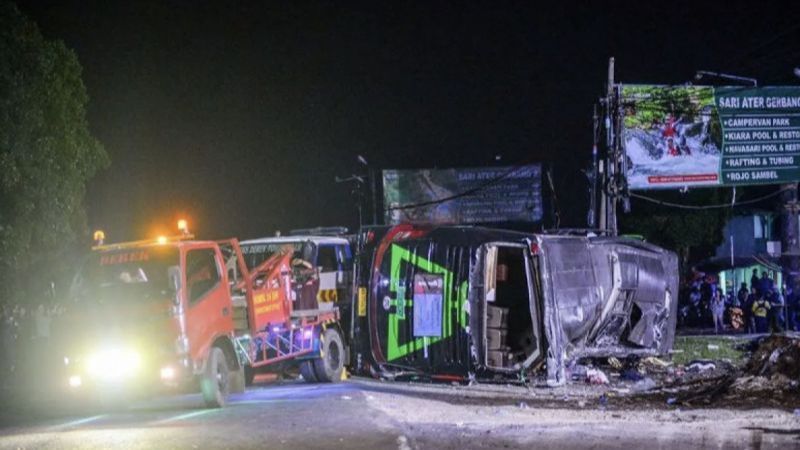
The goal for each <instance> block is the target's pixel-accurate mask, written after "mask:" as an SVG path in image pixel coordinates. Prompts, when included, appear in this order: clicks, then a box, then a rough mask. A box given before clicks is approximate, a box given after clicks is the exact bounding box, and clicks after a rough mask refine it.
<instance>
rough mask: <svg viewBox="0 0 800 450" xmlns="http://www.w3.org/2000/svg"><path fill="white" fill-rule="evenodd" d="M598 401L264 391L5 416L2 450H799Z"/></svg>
mask: <svg viewBox="0 0 800 450" xmlns="http://www.w3.org/2000/svg"><path fill="white" fill-rule="evenodd" d="M595 394H596V393H595V392H593V391H592V390H591V389H588V390H583V391H580V392H577V393H576V392H575V390H574V389H572V390H560V389H549V390H539V391H537V390H530V389H525V388H514V387H505V386H478V387H464V386H459V387H454V386H433V385H412V384H406V383H391V382H377V381H371V380H351V381H348V382H344V383H338V384H315V385H312V384H304V383H300V382H290V383H280V384H265V385H261V386H257V387H255V388H252V389H250V390H248V392H246V393H245V394H242V395H237V396H233V398H232V399H231V402H230V404H229V405H228V406H227V407H225V408H224V409H205V408H203V407H202V406H201V399H200V396H199V395H185V396H173V397H165V398H159V399H155V400H150V401H144V402H139V403H135V404H132V405H130V406H129V407H127V408H126V409H123V410H119V411H115V412H106V413H100V414H81V415H71V414H69V413H68V412H58V411H50V414H46V413H45V414H43V413H41V412H39V413H38V414H31V413H27V412H26V413H22V412H19V413H18V412H16V411H14V410H13V409H9V408H6V409H4V410H3V411H1V412H0V420H1V421H2V422H1V423H2V427H1V428H0V448H13V449H25V448H31V449H95V448H97V449H107V448H124V449H139V448H143V449H172V448H176V449H182V448H186V449H194V448H198V449H205V448H230V449H236V448H276V449H281V448H292V449H305V448H308V449H317V448H319V449H323V448H325V449H327V448H337V449H397V450H408V449H415V448H437V449H439V448H445V449H448V448H451V449H462V448H532V447H537V448H624V449H631V448H643V447H647V448H651V449H655V448H709V447H713V448H771V447H776V448H777V447H781V448H794V447H800V417H798V416H796V415H795V414H793V413H792V412H786V411H777V410H751V411H727V410H692V411H680V410H663V411H641V410H640V411H620V410H613V409H612V410H606V409H605V408H602V407H598V406H597V405H596V404H595V402H594V398H595Z"/></svg>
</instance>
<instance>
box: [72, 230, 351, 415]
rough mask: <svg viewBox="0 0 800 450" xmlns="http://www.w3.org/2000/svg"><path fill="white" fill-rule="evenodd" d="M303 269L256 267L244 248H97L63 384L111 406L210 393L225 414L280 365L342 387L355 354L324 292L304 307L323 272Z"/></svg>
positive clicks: (273, 260) (272, 264)
mask: <svg viewBox="0 0 800 450" xmlns="http://www.w3.org/2000/svg"><path fill="white" fill-rule="evenodd" d="M184 228H185V227H184ZM307 241H308V240H303V241H302V242H307ZM336 242H339V241H336ZM344 242H345V243H346V242H347V241H344ZM306 248H309V247H306ZM311 248H312V249H313V252H312V253H309V256H307V257H308V258H310V259H311V260H312V261H317V258H316V256H317V247H311ZM251 256H252V255H251ZM301 256H302V255H301ZM312 256H313V258H312ZM298 259H299V258H297V255H296V254H295V250H294V247H293V246H291V245H283V246H282V247H281V248H280V249H279V250H278V251H276V252H272V253H271V254H270V255H268V256H265V258H263V259H262V260H260V261H259V262H258V263H253V265H252V266H250V267H248V265H247V263H246V262H245V257H244V255H243V254H242V251H241V248H240V246H239V242H238V241H237V240H236V239H230V240H225V241H199V240H193V239H192V237H191V236H190V235H188V234H186V233H184V234H183V235H181V236H178V237H175V238H159V239H155V240H147V241H136V242H126V243H120V244H111V245H101V246H97V247H95V248H94V249H93V251H92V252H91V254H90V256H89V257H88V259H87V260H86V261H85V262H84V264H83V266H82V268H81V270H80V272H79V274H78V275H77V276H76V277H75V281H74V283H73V286H72V289H71V295H70V297H71V300H70V305H69V314H68V317H67V318H66V320H65V321H63V322H62V324H61V325H62V326H61V329H62V330H63V332H62V333H60V341H61V353H63V355H64V359H63V362H64V366H63V369H64V374H63V381H64V383H63V385H65V386H68V388H69V390H70V391H71V392H72V394H74V395H78V396H82V395H83V396H89V395H97V396H99V397H100V398H108V397H110V396H117V395H119V394H120V393H125V394H129V393H141V394H147V393H154V392H160V391H164V390H180V391H191V390H195V391H196V390H200V391H201V392H202V394H203V399H204V401H205V403H206V405H207V406H212V407H219V406H222V405H223V404H224V403H225V401H226V398H227V396H228V394H230V393H234V392H241V391H243V390H244V385H245V380H246V379H247V380H249V381H252V377H253V375H254V374H255V372H256V371H258V370H264V369H269V368H270V367H271V366H279V365H282V364H283V365H285V364H291V365H299V366H300V370H301V372H302V373H303V375H304V378H305V379H306V380H307V381H338V380H339V379H340V378H341V377H342V374H343V372H344V365H345V362H346V358H347V354H348V352H347V348H346V346H345V343H344V338H343V334H342V332H341V328H340V326H339V317H340V313H339V309H338V306H337V305H336V304H335V303H333V302H329V301H317V299H316V296H317V295H318V294H319V292H317V291H315V292H314V293H310V292H309V293H310V294H312V295H313V300H311V301H306V302H305V305H301V304H300V302H299V301H300V300H301V299H302V297H303V295H304V291H305V290H308V285H309V282H311V281H313V280H314V279H315V277H318V276H319V275H320V273H319V271H318V270H317V269H318V268H316V267H314V266H313V265H311V263H310V262H308V261H305V260H300V261H303V263H300V264H298ZM312 284H313V283H312ZM334 289H335V285H334ZM326 295H329V296H331V297H332V298H333V297H335V292H334V293H330V294H326ZM323 296H324V295H323ZM323 300H325V299H323ZM235 318H236V319H239V320H234V319H235ZM237 324H238V326H237Z"/></svg>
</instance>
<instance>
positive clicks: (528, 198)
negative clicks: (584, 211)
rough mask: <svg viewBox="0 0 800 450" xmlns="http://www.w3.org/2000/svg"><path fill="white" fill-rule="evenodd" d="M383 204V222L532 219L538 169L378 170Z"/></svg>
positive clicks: (538, 211)
mask: <svg viewBox="0 0 800 450" xmlns="http://www.w3.org/2000/svg"><path fill="white" fill-rule="evenodd" d="M383 204H384V208H385V210H386V215H385V220H386V223H387V224H398V223H402V222H411V223H436V224H473V223H487V222H538V221H540V220H541V219H542V214H543V213H542V211H543V209H542V168H541V165H539V164H530V165H525V166H515V167H475V168H461V169H421V170H384V171H383Z"/></svg>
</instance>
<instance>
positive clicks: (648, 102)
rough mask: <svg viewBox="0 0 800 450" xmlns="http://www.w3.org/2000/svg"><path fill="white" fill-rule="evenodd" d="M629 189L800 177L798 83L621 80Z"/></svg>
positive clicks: (772, 180)
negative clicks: (739, 84)
mask: <svg viewBox="0 0 800 450" xmlns="http://www.w3.org/2000/svg"><path fill="white" fill-rule="evenodd" d="M620 97H621V98H620V102H621V105H622V107H623V108H624V118H623V123H622V134H623V136H622V137H623V145H624V149H625V155H626V157H627V167H628V171H627V179H628V185H629V187H630V188H631V189H659V188H675V187H684V186H688V187H697V186H744V185H754V184H777V183H785V182H791V181H798V180H800V87H788V86H787V87H762V88H757V87H731V86H728V87H711V86H654V85H621V86H620Z"/></svg>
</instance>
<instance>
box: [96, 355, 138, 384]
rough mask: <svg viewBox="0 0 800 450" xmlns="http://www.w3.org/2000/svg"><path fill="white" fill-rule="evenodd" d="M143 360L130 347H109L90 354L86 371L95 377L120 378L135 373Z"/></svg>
mask: <svg viewBox="0 0 800 450" xmlns="http://www.w3.org/2000/svg"><path fill="white" fill-rule="evenodd" d="M141 364H142V361H141V358H140V357H139V354H138V353H137V352H135V351H133V350H129V349H108V350H102V351H99V352H96V353H93V354H91V355H89V358H87V360H86V372H87V373H88V374H89V375H91V376H92V377H95V378H105V379H118V378H123V377H127V376H129V375H132V374H134V373H135V372H136V371H138V370H139V367H140V366H141Z"/></svg>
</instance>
